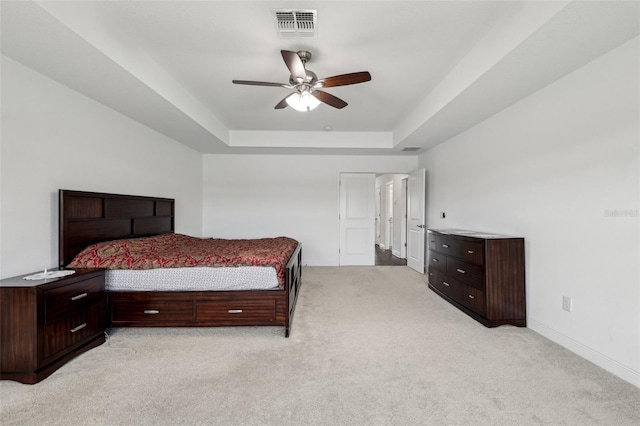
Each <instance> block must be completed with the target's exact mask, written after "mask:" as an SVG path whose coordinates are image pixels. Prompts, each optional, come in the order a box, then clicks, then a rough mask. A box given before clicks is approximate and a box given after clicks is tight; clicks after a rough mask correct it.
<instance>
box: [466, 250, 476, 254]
mask: <svg viewBox="0 0 640 426" xmlns="http://www.w3.org/2000/svg"><path fill="white" fill-rule="evenodd" d="M467 253H469V254H473V253H475V251H473V250H467Z"/></svg>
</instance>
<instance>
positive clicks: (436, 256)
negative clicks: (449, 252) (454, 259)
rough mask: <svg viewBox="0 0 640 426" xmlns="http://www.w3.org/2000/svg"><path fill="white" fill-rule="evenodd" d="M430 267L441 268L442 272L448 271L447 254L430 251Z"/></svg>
mask: <svg viewBox="0 0 640 426" xmlns="http://www.w3.org/2000/svg"><path fill="white" fill-rule="evenodd" d="M429 267H431V268H435V269H439V270H441V271H442V272H446V270H447V256H445V255H442V254H440V253H437V252H435V251H429Z"/></svg>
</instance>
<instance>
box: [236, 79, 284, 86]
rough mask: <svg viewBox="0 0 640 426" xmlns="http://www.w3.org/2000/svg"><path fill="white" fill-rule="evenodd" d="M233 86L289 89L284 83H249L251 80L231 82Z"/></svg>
mask: <svg viewBox="0 0 640 426" xmlns="http://www.w3.org/2000/svg"><path fill="white" fill-rule="evenodd" d="M231 82H232V83H233V84H247V85H249V86H270V87H287V85H286V84H282V83H269V82H266V81H249V80H231Z"/></svg>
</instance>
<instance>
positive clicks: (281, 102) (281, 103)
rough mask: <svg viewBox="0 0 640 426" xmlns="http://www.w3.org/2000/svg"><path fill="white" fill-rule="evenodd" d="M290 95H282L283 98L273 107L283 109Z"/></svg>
mask: <svg viewBox="0 0 640 426" xmlns="http://www.w3.org/2000/svg"><path fill="white" fill-rule="evenodd" d="M289 96H291V95H287V96H285V97H284V99H283V100H281V101H280V102H278V104H277V105H276V106H275V108H274V109H284V108H286V107H287V106H288V105H289V104H287V98H288V97H289Z"/></svg>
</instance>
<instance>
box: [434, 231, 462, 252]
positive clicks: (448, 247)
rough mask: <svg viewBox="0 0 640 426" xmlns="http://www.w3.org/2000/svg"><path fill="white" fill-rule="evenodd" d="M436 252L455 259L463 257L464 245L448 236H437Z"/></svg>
mask: <svg viewBox="0 0 640 426" xmlns="http://www.w3.org/2000/svg"><path fill="white" fill-rule="evenodd" d="M436 251H439V252H440V253H444V254H448V255H451V256H455V257H461V255H462V245H461V244H460V240H457V239H455V238H451V237H449V236H446V235H436Z"/></svg>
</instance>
